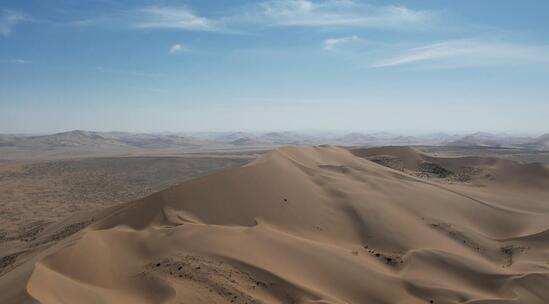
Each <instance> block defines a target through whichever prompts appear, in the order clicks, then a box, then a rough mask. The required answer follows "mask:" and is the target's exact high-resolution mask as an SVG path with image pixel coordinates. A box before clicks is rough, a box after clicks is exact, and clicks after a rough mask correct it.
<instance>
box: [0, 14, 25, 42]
mask: <svg viewBox="0 0 549 304" xmlns="http://www.w3.org/2000/svg"><path fill="white" fill-rule="evenodd" d="M27 21H30V18H29V17H28V16H27V15H25V14H23V13H22V12H20V11H17V10H12V9H3V10H0V35H2V36H4V37H7V36H9V35H11V33H12V32H13V29H14V28H15V27H16V26H17V25H18V24H20V23H22V22H27Z"/></svg>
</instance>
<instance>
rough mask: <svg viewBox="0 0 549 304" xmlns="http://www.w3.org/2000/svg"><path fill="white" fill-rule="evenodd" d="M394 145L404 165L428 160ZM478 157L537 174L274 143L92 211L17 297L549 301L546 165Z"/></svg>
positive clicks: (179, 300)
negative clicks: (469, 177) (436, 176)
mask: <svg viewBox="0 0 549 304" xmlns="http://www.w3.org/2000/svg"><path fill="white" fill-rule="evenodd" d="M385 152H387V151H385ZM385 152H384V153H385ZM401 152H402V151H401ZM404 152H406V151H404ZM404 152H403V153H402V155H401V157H404V158H406V159H405V161H404V162H405V163H406V166H409V165H413V164H414V162H417V163H416V164H421V161H424V159H423V158H424V157H427V156H426V155H422V154H420V153H415V152H414V153H415V154H411V155H410V153H404ZM408 152H409V151H408ZM385 154H387V153H385ZM449 162H450V161H449ZM486 162H487V164H486V165H487V166H495V168H496V169H497V170H500V171H497V170H496V171H497V172H500V173H498V174H502V175H503V174H504V173H505V171H506V170H507V171H510V172H512V173H511V174H514V175H516V174H519V173H520V174H523V175H525V179H524V180H529V179H530V177H528V176H529V175H530V174H535V179H537V180H538V181H539V184H529V185H528V186H527V187H526V186H524V183H523V182H517V183H515V182H510V181H511V180H512V179H509V182H508V181H505V180H502V183H499V182H498V181H500V180H501V179H500V178H499V175H498V177H496V178H495V179H493V180H489V182H487V183H486V184H485V185H484V186H483V187H474V186H472V185H469V184H444V183H439V182H437V181H431V180H425V179H420V178H416V177H414V176H411V175H408V174H406V173H403V172H400V171H398V170H393V169H390V168H386V167H383V166H381V165H379V164H376V163H374V162H371V161H369V160H366V159H363V158H361V157H357V156H355V155H353V154H351V153H350V152H349V151H347V150H344V149H341V148H337V147H333V146H321V147H310V148H282V149H277V150H274V151H273V152H272V153H270V154H268V155H266V156H264V157H263V158H261V159H258V160H256V161H255V162H253V163H251V164H248V165H246V166H244V167H241V168H238V169H231V170H226V171H222V172H219V173H216V174H213V175H209V176H206V177H202V178H199V179H195V180H192V181H189V182H186V183H184V184H182V185H179V186H176V187H173V188H170V189H167V190H165V191H162V192H159V193H156V194H154V195H151V196H149V197H146V198H144V199H142V200H140V201H137V202H135V203H132V204H128V205H127V206H125V207H123V208H119V209H117V210H114V211H112V212H107V213H104V214H103V215H96V216H95V222H94V223H93V224H92V225H91V226H89V227H88V228H87V229H85V230H84V231H82V232H80V233H79V234H76V235H73V236H72V237H70V238H68V239H65V240H63V241H61V242H60V243H58V244H57V245H55V246H54V247H52V248H50V249H48V252H47V253H44V254H42V255H41V256H39V257H37V258H36V264H35V266H34V269H33V270H32V273H31V274H30V276H29V275H27V276H28V279H25V280H27V283H26V293H28V294H27V297H28V299H29V301H31V300H30V299H33V301H34V300H35V301H38V302H40V303H547V302H549V291H547V289H546V288H545V286H547V284H549V237H548V236H549V232H548V231H549V230H548V229H549V201H548V198H549V191H548V190H547V188H546V187H545V185H546V183H547V180H544V179H545V178H547V168H545V167H543V166H541V167H535V168H534V169H531V168H526V169H525V168H522V167H520V166H519V165H518V164H515V165H512V164H504V165H501V164H499V163H498V164H496V163H494V164H493V163H492V160H486ZM517 168H518V169H517ZM516 170H518V171H516ZM32 262H33V261H29V263H32ZM27 267H29V266H27ZM29 268H30V267H29ZM9 275H10V276H11V277H14V276H15V274H12V273H10V274H9ZM21 277H25V276H24V275H20V278H21ZM5 280H7V278H4V281H5ZM20 280H21V279H20ZM21 281H22V280H21ZM0 287H1V285H0ZM0 297H1V296H0ZM0 299H1V298H0ZM12 299H13V298H12Z"/></svg>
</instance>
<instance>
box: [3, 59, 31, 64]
mask: <svg viewBox="0 0 549 304" xmlns="http://www.w3.org/2000/svg"><path fill="white" fill-rule="evenodd" d="M0 62H2V63H11V64H29V63H32V61H30V60H25V59H21V58H15V59H6V60H0Z"/></svg>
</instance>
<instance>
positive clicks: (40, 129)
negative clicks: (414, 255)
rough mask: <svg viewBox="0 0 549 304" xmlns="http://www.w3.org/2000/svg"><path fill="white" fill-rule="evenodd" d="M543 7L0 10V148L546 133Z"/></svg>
mask: <svg viewBox="0 0 549 304" xmlns="http://www.w3.org/2000/svg"><path fill="white" fill-rule="evenodd" d="M548 10H549V2H547V1H528V2H526V3H525V2H518V1H495V0H494V1H482V2H478V1H459V2H458V1H419V0H413V1H384V0H383V1H382V0H377V1H358V0H355V1H352V0H319V1H308V0H262V1H249V0H238V1H222V2H221V1H212V0H206V1H197V0H188V1H172V0H139V1H128V0H124V1H117V2H112V3H111V2H109V1H102V0H92V1H85V2H80V1H78V2H74V1H70V0H61V1H56V2H55V4H54V3H51V2H44V1H35V0H24V1H15V0H8V1H3V2H2V4H0V133H54V132H61V131H66V130H74V129H84V130H96V131H111V130H117V131H129V132H165V131H174V132H198V131H232V130H234V131H260V130H269V131H283V130H296V131H299V130H316V131H340V132H342V131H369V130H371V131H374V132H375V131H389V132H396V133H403V132H422V133H427V132H436V131H443V132H449V133H473V132H477V131H485V132H492V133H502V132H503V133H513V134H543V133H547V132H549V124H548V123H547V118H546V117H547V113H549V86H548V85H547V84H548V83H549V42H548V39H549V18H547V14H546V12H547V11H548Z"/></svg>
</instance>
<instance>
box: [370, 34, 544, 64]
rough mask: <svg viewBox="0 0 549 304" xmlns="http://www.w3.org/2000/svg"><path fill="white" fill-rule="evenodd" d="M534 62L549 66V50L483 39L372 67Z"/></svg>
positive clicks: (432, 47) (410, 53) (402, 55)
mask: <svg viewBox="0 0 549 304" xmlns="http://www.w3.org/2000/svg"><path fill="white" fill-rule="evenodd" d="M532 62H539V63H549V48H548V47H547V46H529V45H521V44H513V43H502V42H488V41H481V40H452V41H445V42H440V43H434V44H429V45H425V46H421V47H416V48H411V49H407V50H404V51H402V52H399V53H397V54H396V55H394V56H392V57H389V58H385V59H381V60H379V61H377V62H375V63H373V64H372V65H371V67H391V66H402V65H420V64H422V65H425V64H432V65H436V66H440V67H471V66H482V65H509V64H524V63H532Z"/></svg>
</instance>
